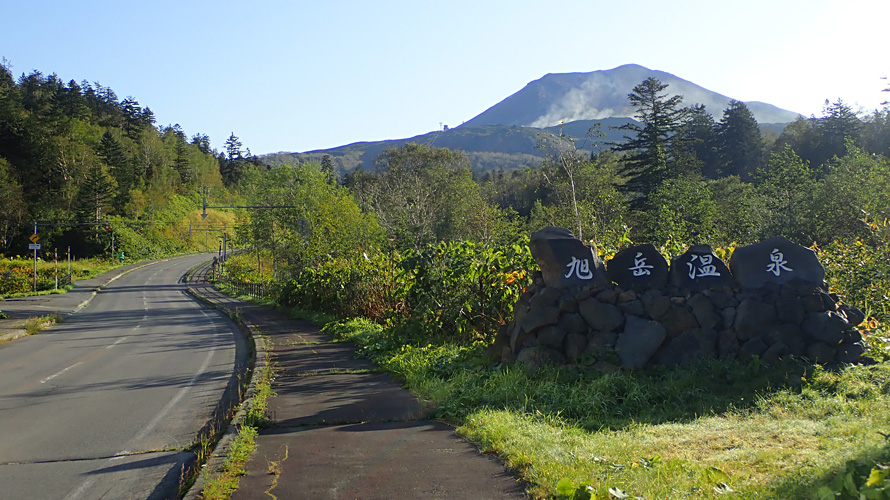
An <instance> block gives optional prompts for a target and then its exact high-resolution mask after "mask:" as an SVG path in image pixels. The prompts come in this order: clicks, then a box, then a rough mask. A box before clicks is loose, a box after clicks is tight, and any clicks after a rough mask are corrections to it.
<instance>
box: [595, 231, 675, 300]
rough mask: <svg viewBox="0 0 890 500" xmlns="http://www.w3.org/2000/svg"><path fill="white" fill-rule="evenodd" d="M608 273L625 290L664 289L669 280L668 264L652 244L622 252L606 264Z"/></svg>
mask: <svg viewBox="0 0 890 500" xmlns="http://www.w3.org/2000/svg"><path fill="white" fill-rule="evenodd" d="M606 271H607V272H608V274H609V279H610V280H612V281H614V282H615V283H617V284H618V286H619V287H621V288H624V289H631V288H633V289H637V290H645V289H647V288H650V287H653V288H663V287H664V286H665V285H666V284H667V279H668V263H667V261H666V260H664V257H663V256H662V255H661V254H660V253H659V252H658V250H657V249H656V248H655V246H654V245H652V244H651V243H650V244H645V245H638V246H633V247H630V248H625V249H624V250H621V251H620V252H618V253H617V254H615V257H613V258H612V259H611V260H609V262H607V263H606Z"/></svg>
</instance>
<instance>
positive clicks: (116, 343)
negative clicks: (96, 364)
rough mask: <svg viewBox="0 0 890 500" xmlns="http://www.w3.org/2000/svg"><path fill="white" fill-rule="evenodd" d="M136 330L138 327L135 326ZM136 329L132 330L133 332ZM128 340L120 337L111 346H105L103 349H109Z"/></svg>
mask: <svg viewBox="0 0 890 500" xmlns="http://www.w3.org/2000/svg"><path fill="white" fill-rule="evenodd" d="M136 328H139V325H136ZM136 328H134V329H133V330H135V329H136ZM128 338H129V337H121V338H119V339H117V340H116V341H115V342H114V343H113V344H111V345H109V346H106V347H105V348H106V349H111V348H112V347H114V346H116V345H118V344H120V343H121V342H123V341H125V340H127V339H128Z"/></svg>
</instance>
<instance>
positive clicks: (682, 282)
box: [670, 245, 734, 292]
mask: <svg viewBox="0 0 890 500" xmlns="http://www.w3.org/2000/svg"><path fill="white" fill-rule="evenodd" d="M670 283H671V285H674V286H676V287H678V288H680V289H683V290H691V291H693V292H700V291H702V290H708V289H712V288H723V287H724V286H732V285H733V283H734V281H733V278H732V274H731V273H730V272H729V268H727V267H726V264H724V263H723V261H722V260H720V258H719V257H717V256H716V255H714V250H713V249H712V248H711V246H710V245H693V246H692V247H690V248H689V250H686V253H684V254H682V255H680V256H679V257H677V258H675V259H674V260H672V261H671V271H670Z"/></svg>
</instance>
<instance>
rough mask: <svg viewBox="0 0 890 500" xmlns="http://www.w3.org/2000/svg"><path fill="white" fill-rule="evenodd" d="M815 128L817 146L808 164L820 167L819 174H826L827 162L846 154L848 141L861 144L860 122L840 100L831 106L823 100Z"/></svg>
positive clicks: (857, 144)
mask: <svg viewBox="0 0 890 500" xmlns="http://www.w3.org/2000/svg"><path fill="white" fill-rule="evenodd" d="M815 128H816V131H817V132H818V134H819V146H818V148H817V150H816V152H815V157H814V158H810V162H811V164H812V165H815V166H817V167H820V169H819V170H820V173H821V174H825V173H827V171H828V169H827V165H825V163H826V162H827V161H828V160H830V159H831V158H833V157H835V156H843V155H844V154H846V151H847V141H848V140H852V141H853V143H854V144H855V145H856V146H859V145H860V144H861V134H862V121H861V120H860V119H859V117H858V116H857V115H856V112H855V111H853V108H851V107H850V106H849V105H847V104H846V103H844V102H843V101H842V100H840V99H838V100H837V102H834V103H831V104H829V102H828V100H827V99H826V100H825V107H824V108H823V109H822V117H821V118H819V119H818V120H816V122H815Z"/></svg>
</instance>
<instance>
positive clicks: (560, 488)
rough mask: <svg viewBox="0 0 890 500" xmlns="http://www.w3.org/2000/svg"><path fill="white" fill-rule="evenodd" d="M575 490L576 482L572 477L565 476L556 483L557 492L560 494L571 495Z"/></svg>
mask: <svg viewBox="0 0 890 500" xmlns="http://www.w3.org/2000/svg"><path fill="white" fill-rule="evenodd" d="M574 491H575V484H574V483H573V482H572V480H571V479H569V478H567V477H564V478H562V479H560V480H559V482H557V483H556V492H557V493H558V494H560V495H565V496H569V495H571V494H572V493H574Z"/></svg>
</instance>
